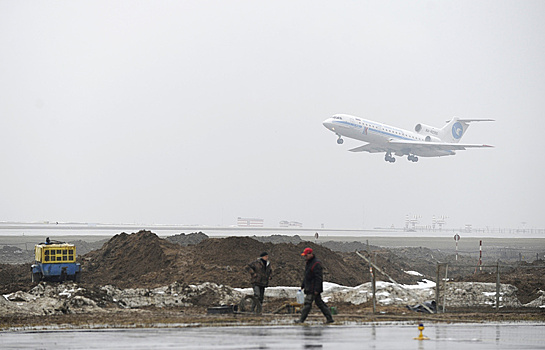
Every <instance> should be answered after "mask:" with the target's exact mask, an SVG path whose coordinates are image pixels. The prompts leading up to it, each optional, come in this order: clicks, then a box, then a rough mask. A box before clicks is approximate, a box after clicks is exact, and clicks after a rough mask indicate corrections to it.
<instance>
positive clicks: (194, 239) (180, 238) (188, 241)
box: [166, 232, 208, 247]
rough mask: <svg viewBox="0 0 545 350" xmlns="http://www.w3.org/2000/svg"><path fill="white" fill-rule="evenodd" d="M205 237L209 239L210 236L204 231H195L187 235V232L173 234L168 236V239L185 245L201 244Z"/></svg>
mask: <svg viewBox="0 0 545 350" xmlns="http://www.w3.org/2000/svg"><path fill="white" fill-rule="evenodd" d="M205 239H208V236H207V235H206V234H204V233H202V232H194V233H190V234H188V235H186V234H185V233H180V234H179V235H173V236H169V237H167V238H166V240H167V241H169V242H172V243H178V244H180V245H183V246H184V247H186V246H188V245H193V244H199V243H201V242H202V241H204V240H205Z"/></svg>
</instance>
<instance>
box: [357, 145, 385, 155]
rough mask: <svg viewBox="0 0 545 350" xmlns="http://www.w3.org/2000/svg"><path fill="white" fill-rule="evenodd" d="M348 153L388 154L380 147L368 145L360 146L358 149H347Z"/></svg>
mask: <svg viewBox="0 0 545 350" xmlns="http://www.w3.org/2000/svg"><path fill="white" fill-rule="evenodd" d="M349 151H350V152H369V153H383V152H388V148H387V147H383V146H381V145H376V144H372V143H368V144H366V145H363V146H360V147H356V148H352V149H349Z"/></svg>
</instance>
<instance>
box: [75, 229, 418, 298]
mask: <svg viewBox="0 0 545 350" xmlns="http://www.w3.org/2000/svg"><path fill="white" fill-rule="evenodd" d="M306 247H310V248H312V249H314V251H315V254H316V256H317V257H319V258H320V260H322V263H323V265H324V267H325V271H324V280H325V281H328V282H333V283H338V284H341V285H345V286H356V285H359V284H362V283H364V282H368V281H369V280H370V274H369V268H368V265H367V263H366V262H365V261H364V260H363V259H361V258H360V257H358V256H357V255H355V254H354V253H339V252H334V251H332V250H330V249H328V248H326V247H323V246H320V245H317V244H314V243H311V242H300V243H298V244H293V243H278V244H273V243H270V242H269V243H264V242H259V241H257V240H255V239H253V238H250V237H229V238H208V239H204V240H202V241H201V242H200V243H198V244H196V245H188V246H181V245H179V244H174V243H171V242H170V240H167V239H161V238H159V237H158V236H157V235H155V234H154V233H151V232H149V231H140V232H138V233H133V234H130V235H128V234H125V233H122V234H119V235H116V236H114V237H113V238H112V239H111V240H110V241H109V242H107V243H106V244H105V245H104V246H103V247H102V248H101V249H98V250H96V251H93V252H90V253H88V254H86V255H84V256H83V257H82V263H83V271H84V274H83V276H84V278H83V282H84V283H96V284H102V285H104V284H111V285H114V286H116V287H119V288H137V287H156V286H161V285H167V284H170V283H173V282H174V281H178V282H180V283H189V284H198V283H204V282H214V283H218V284H224V285H229V286H231V287H235V288H237V287H239V288H245V287H250V283H249V275H248V272H247V271H246V266H247V265H248V264H249V263H250V262H252V261H253V260H255V259H257V257H258V256H259V254H260V253H261V252H267V253H268V254H269V258H270V262H271V264H272V267H273V278H272V280H271V281H270V286H300V285H301V281H302V277H303V271H304V266H305V260H304V258H303V257H302V256H301V252H302V251H303V250H304V249H305V248H306ZM394 260H397V261H394ZM377 263H378V264H382V265H383V267H384V269H385V270H386V271H387V273H388V274H391V276H392V277H393V278H397V280H398V282H400V283H416V281H417V280H418V278H416V277H415V276H411V275H409V274H406V273H404V272H403V270H408V269H409V268H408V266H406V265H405V264H403V261H402V259H391V258H390V257H389V256H385V255H383V254H380V255H379V258H378V261H377ZM394 276H395V277H394Z"/></svg>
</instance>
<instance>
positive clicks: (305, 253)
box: [301, 248, 313, 256]
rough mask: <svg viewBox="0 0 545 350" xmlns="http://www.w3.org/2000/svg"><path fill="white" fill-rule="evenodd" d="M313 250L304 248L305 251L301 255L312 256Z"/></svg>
mask: <svg viewBox="0 0 545 350" xmlns="http://www.w3.org/2000/svg"><path fill="white" fill-rule="evenodd" d="M312 252H313V250H312V248H305V250H303V253H302V254H301V255H303V256H305V255H309V254H312Z"/></svg>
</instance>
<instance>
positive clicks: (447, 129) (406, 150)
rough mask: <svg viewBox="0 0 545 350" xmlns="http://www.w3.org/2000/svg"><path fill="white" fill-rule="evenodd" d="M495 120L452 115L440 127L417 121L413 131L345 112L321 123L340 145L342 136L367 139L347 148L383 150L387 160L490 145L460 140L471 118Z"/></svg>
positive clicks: (391, 160) (355, 150)
mask: <svg viewBox="0 0 545 350" xmlns="http://www.w3.org/2000/svg"><path fill="white" fill-rule="evenodd" d="M484 121H494V119H461V118H458V117H454V118H452V119H451V120H449V121H447V124H445V125H444V126H443V127H442V128H436V127H433V126H429V125H425V124H417V125H416V127H415V129H414V130H415V131H416V132H413V131H409V130H404V129H400V128H396V127H393V126H389V125H386V124H383V123H379V122H375V121H371V120H367V119H362V118H358V117H355V116H352V115H348V114H335V115H333V116H332V117H331V118H328V119H326V120H325V121H324V122H323V124H324V126H325V127H326V128H328V129H329V130H331V131H333V132H334V133H335V134H336V135H337V136H338V138H337V143H338V144H339V145H341V144H342V143H343V142H344V140H343V139H342V136H345V137H348V138H351V139H356V140H360V141H364V142H367V144H365V145H363V146H359V147H356V148H353V149H350V150H349V151H351V152H369V153H382V152H384V153H385V154H386V156H385V157H384V160H385V161H387V162H390V163H393V162H395V161H396V159H395V158H394V155H396V156H398V157H402V156H405V155H406V156H407V159H408V160H409V161H411V162H418V157H443V156H452V155H455V154H456V152H455V151H458V150H465V149H466V148H487V147H494V146H490V145H476V144H463V143H459V141H460V139H461V138H462V136H463V135H464V133H465V132H466V130H467V128H468V127H469V123H471V122H484Z"/></svg>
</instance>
